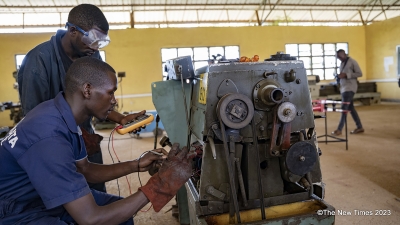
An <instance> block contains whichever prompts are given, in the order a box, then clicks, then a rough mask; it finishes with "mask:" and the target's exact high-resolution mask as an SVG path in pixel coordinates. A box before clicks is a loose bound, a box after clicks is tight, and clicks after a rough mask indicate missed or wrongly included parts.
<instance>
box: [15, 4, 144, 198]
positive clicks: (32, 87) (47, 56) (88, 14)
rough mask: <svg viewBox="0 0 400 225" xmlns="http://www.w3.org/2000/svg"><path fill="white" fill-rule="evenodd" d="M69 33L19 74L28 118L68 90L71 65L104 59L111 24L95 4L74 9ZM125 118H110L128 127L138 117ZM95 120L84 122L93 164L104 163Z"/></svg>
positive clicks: (28, 60)
mask: <svg viewBox="0 0 400 225" xmlns="http://www.w3.org/2000/svg"><path fill="white" fill-rule="evenodd" d="M66 27H67V30H58V31H57V33H56V34H55V35H54V36H52V37H51V39H50V40H49V41H46V42H44V43H42V44H39V45H38V46H36V47H35V48H33V49H32V50H31V51H29V52H28V54H27V55H26V57H25V58H24V61H23V62H22V65H21V68H20V69H19V71H18V85H19V86H18V87H19V94H20V98H21V105H22V111H23V113H24V115H26V114H27V113H28V112H29V111H31V110H32V109H33V108H34V107H36V106H37V105H38V104H39V103H41V102H44V101H47V100H50V99H53V98H55V97H56V95H57V94H58V93H59V92H60V91H63V90H64V86H65V84H64V79H65V74H66V73H67V71H68V68H69V67H70V66H71V64H72V63H73V62H74V61H75V60H76V59H79V58H81V57H93V58H97V59H101V57H100V54H99V51H98V49H100V48H103V47H105V46H106V45H108V43H109V42H110V38H109V37H108V29H109V25H108V21H107V19H106V17H105V16H104V14H103V12H102V11H101V10H100V9H99V8H98V7H96V6H94V5H91V4H81V5H78V6H76V7H74V8H73V9H72V10H71V11H70V12H69V14H68V22H67V23H66ZM144 113H145V112H144V111H142V112H140V113H139V114H131V115H128V116H124V115H122V114H120V113H118V112H116V111H111V112H110V114H109V115H108V119H109V120H111V121H114V122H116V123H119V124H122V125H124V124H126V123H127V122H129V121H132V120H133V119H135V118H136V117H137V116H139V115H142V114H144ZM91 119H92V118H88V119H87V120H86V121H85V122H84V123H82V125H81V128H82V133H83V138H84V140H85V144H86V149H87V151H88V155H89V161H91V162H94V163H103V157H102V154H101V151H100V146H99V141H101V139H102V137H99V136H98V135H95V134H94V131H93V128H92V125H91ZM90 187H91V188H94V189H96V190H99V191H104V192H105V191H106V189H105V185H104V183H100V184H90Z"/></svg>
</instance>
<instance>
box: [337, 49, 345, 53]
mask: <svg viewBox="0 0 400 225" xmlns="http://www.w3.org/2000/svg"><path fill="white" fill-rule="evenodd" d="M340 52H343V53H344V54H346V52H345V51H344V50H343V49H339V50H337V52H336V54H339V53H340Z"/></svg>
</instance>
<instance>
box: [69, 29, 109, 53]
mask: <svg viewBox="0 0 400 225" xmlns="http://www.w3.org/2000/svg"><path fill="white" fill-rule="evenodd" d="M68 26H71V27H75V28H76V29H77V30H78V31H79V32H81V33H82V34H83V36H82V42H83V43H85V45H87V46H89V48H93V49H99V48H104V47H106V46H107V45H108V44H109V43H110V37H109V36H108V35H107V34H105V33H103V32H102V31H100V30H97V29H90V30H89V31H87V32H86V31H84V30H83V29H82V28H80V27H78V26H76V25H74V24H72V23H69V22H67V23H66V25H65V27H68Z"/></svg>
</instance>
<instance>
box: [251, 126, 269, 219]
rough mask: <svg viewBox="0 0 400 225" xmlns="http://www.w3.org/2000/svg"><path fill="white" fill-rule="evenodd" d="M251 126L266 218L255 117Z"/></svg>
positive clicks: (263, 215) (263, 211) (261, 199)
mask: <svg viewBox="0 0 400 225" xmlns="http://www.w3.org/2000/svg"><path fill="white" fill-rule="evenodd" d="M251 126H252V128H253V143H254V147H255V149H256V152H255V153H254V154H255V156H256V160H257V166H256V167H257V180H258V189H260V203H261V217H262V219H263V220H265V218H266V215H265V205H264V194H263V187H262V181H261V169H260V152H259V151H258V140H257V133H256V121H255V120H254V118H253V120H252V121H251Z"/></svg>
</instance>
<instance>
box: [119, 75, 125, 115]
mask: <svg viewBox="0 0 400 225" xmlns="http://www.w3.org/2000/svg"><path fill="white" fill-rule="evenodd" d="M119 88H120V89H121V109H119V107H118V111H120V112H121V111H122V108H124V96H123V94H122V77H121V78H120V79H119Z"/></svg>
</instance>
